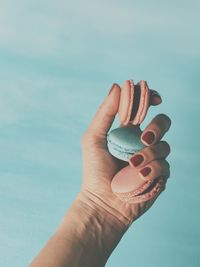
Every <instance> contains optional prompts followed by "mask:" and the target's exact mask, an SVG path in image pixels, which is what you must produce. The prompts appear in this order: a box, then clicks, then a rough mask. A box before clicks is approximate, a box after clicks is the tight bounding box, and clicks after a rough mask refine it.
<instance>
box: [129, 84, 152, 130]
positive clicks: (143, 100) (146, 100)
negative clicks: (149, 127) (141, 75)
mask: <svg viewBox="0 0 200 267" xmlns="http://www.w3.org/2000/svg"><path fill="white" fill-rule="evenodd" d="M139 85H140V104H139V108H138V111H137V114H136V116H135V118H134V120H133V121H131V123H132V124H134V125H137V124H141V123H142V122H143V120H144V119H145V116H146V114H147V111H148V108H149V104H150V90H149V87H148V85H147V83H146V81H144V80H141V81H140V82H139Z"/></svg>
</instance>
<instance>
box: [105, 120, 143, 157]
mask: <svg viewBox="0 0 200 267" xmlns="http://www.w3.org/2000/svg"><path fill="white" fill-rule="evenodd" d="M141 134H142V131H141V129H140V127H139V126H138V125H126V126H122V127H119V128H116V129H113V130H112V131H110V132H109V133H108V135H107V145H108V150H109V152H110V153H111V154H112V155H113V156H114V157H116V158H118V159H121V160H123V161H129V159H130V157H131V156H132V155H133V154H134V153H136V152H138V151H139V150H141V149H143V148H144V147H145V145H144V144H143V143H142V142H141V140H140V136H141Z"/></svg>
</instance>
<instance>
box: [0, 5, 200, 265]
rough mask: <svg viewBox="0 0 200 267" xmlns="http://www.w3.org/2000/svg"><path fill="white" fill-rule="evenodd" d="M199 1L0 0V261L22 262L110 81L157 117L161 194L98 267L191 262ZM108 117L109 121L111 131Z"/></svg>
mask: <svg viewBox="0 0 200 267" xmlns="http://www.w3.org/2000/svg"><path fill="white" fill-rule="evenodd" d="M199 10H200V2H199V1H198V0H192V1H184V0H183V1H180V0H173V1H130V0H129V1H128V0H124V1H122V0H115V1H114V0H113V1H105V0H101V1H97V0H93V1H92V0H87V1H73V2H72V1H66V0H65V1H61V0H57V1H44V0H40V1H39V0H34V1H33V0H30V1H9V0H7V1H6V0H5V1H2V0H0V173H1V176H0V177H1V178H0V197H1V201H0V212H1V213H0V266H2V267H13V266H15V267H21V266H27V265H28V263H29V262H30V261H31V260H32V258H33V257H34V255H35V254H37V252H38V251H39V250H40V249H41V247H42V246H43V245H44V244H45V243H46V241H47V240H48V238H49V237H50V235H51V234H52V233H53V232H54V230H55V229H56V227H57V225H58V224H59V222H60V220H61V218H62V216H63V215H64V213H65V211H66V209H67V208H68V207H69V206H70V205H71V203H72V201H73V199H74V197H75V196H76V193H77V192H78V191H79V188H80V184H81V167H82V163H81V147H80V139H81V136H82V134H83V132H84V130H85V129H86V127H87V126H88V124H89V123H90V121H91V118H92V117H93V115H94V113H95V112H96V110H97V108H98V106H99V105H100V104H101V102H102V100H103V99H104V97H105V96H106V94H107V92H108V90H109V88H110V86H111V85H112V83H113V82H118V83H119V84H121V83H123V81H124V80H126V79H129V78H133V79H134V80H135V81H138V80H140V79H144V80H147V81H148V83H149V85H150V87H151V88H154V89H156V90H158V91H159V92H160V94H161V95H162V97H163V103H162V105H161V106H159V107H154V108H151V110H150V112H149V114H148V116H147V118H146V120H145V122H144V124H143V125H144V126H145V125H146V124H147V123H148V122H149V120H150V119H152V118H153V116H155V115H156V114H157V113H161V112H162V113H163V112H164V113H167V114H168V115H169V116H170V117H171V119H172V127H171V130H170V132H169V133H168V134H167V135H166V140H167V141H168V142H169V143H170V145H171V149H172V153H171V155H170V157H169V162H170V163H171V178H170V180H169V182H168V186H167V190H166V191H165V192H164V193H163V194H162V196H161V197H160V199H159V201H157V203H156V204H155V205H154V207H153V208H152V209H151V211H149V212H148V213H146V214H145V215H144V216H143V217H142V218H140V219H139V220H138V221H137V222H135V224H134V225H132V226H131V228H130V229H129V230H128V232H127V233H126V235H125V236H124V238H123V239H122V241H121V242H120V244H119V246H118V247H117V249H116V250H115V251H114V252H113V254H112V256H111V258H110V259H109V261H108V264H107V267H113V266H115V267H121V266H126V267H129V266H130V267H132V266H137V267H144V266H146V265H148V267H155V266H159V267H169V266H176V267H179V266H181V267H186V266H187V267H188V266H193V267H197V266H199V262H200V231H199V225H200V216H199V205H200V194H199V188H200V177H199V171H198V166H199V149H200V142H199V140H198V138H199V136H200V131H199V130H200V127H199V112H200V107H199V104H200V103H199V99H200V91H199V82H200V76H199V65H200V50H199V47H200V37H199V25H200V19H199ZM117 124H118V122H117V121H115V123H114V126H117Z"/></svg>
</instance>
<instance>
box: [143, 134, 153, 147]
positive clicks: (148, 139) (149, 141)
mask: <svg viewBox="0 0 200 267" xmlns="http://www.w3.org/2000/svg"><path fill="white" fill-rule="evenodd" d="M142 140H143V141H144V142H146V143H147V144H148V145H150V144H152V143H153V141H154V140H155V134H154V133H153V132H151V131H148V132H146V133H145V134H144V135H143V137H142Z"/></svg>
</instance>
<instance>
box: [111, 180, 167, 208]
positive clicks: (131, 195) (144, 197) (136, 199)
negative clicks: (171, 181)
mask: <svg viewBox="0 0 200 267" xmlns="http://www.w3.org/2000/svg"><path fill="white" fill-rule="evenodd" d="M164 189H165V181H164V179H163V178H161V177H160V178H157V179H156V181H155V182H154V186H153V188H152V189H151V190H150V191H148V192H146V193H145V190H144V191H143V192H144V193H140V194H137V195H136V194H135V191H130V192H126V193H115V192H114V194H115V195H116V196H117V197H118V198H119V199H121V200H122V201H123V202H127V203H129V204H134V203H141V202H145V201H148V200H150V199H153V198H155V197H157V196H158V195H159V194H160V193H161V192H162V191H163V190H164ZM138 190H139V189H138Z"/></svg>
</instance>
